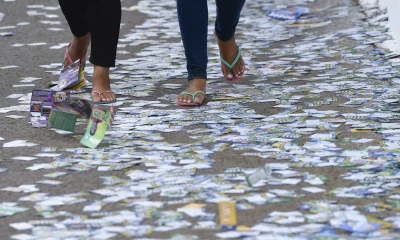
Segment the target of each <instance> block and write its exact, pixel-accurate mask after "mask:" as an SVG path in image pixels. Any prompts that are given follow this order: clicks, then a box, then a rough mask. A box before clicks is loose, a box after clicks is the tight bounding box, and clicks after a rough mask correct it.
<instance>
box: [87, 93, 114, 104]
mask: <svg viewBox="0 0 400 240" xmlns="http://www.w3.org/2000/svg"><path fill="white" fill-rule="evenodd" d="M93 93H95V94H97V95H98V96H99V98H100V100H101V99H102V98H101V94H104V93H112V94H114V95H115V93H114V92H113V91H111V90H108V91H103V92H97V91H92V95H93ZM116 101H117V99H113V100H111V101H109V102H107V101H99V102H93V103H95V104H109V103H115V102H116Z"/></svg>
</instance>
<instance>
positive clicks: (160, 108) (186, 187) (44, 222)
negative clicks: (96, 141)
mask: <svg viewBox="0 0 400 240" xmlns="http://www.w3.org/2000/svg"><path fill="white" fill-rule="evenodd" d="M266 2H267V3H266ZM274 3H276V4H288V5H290V6H306V7H309V8H310V9H311V10H312V13H311V14H308V15H305V16H304V17H302V18H300V20H299V21H298V22H296V23H293V22H284V21H280V20H275V19H271V18H268V17H266V16H265V13H266V11H267V10H266V9H269V8H275V6H276V4H274ZM32 5H36V6H32ZM37 5H39V6H37ZM40 5H42V6H40ZM137 5H138V7H135V6H137ZM209 5H210V26H212V21H214V19H215V18H214V13H215V7H214V4H211V3H210V4H209ZM174 6H175V1H164V0H151V1H123V7H124V11H123V20H122V22H123V23H124V24H123V26H122V30H121V39H120V45H119V54H118V66H117V68H115V69H113V76H112V78H113V88H114V89H120V92H121V95H119V97H120V103H123V105H121V106H119V107H120V109H119V113H118V115H117V119H116V122H115V125H114V126H113V128H112V129H111V130H109V131H108V134H107V136H106V139H105V140H104V142H103V143H102V144H101V145H100V146H99V147H98V148H97V150H88V149H85V148H83V146H82V145H80V144H79V138H80V137H81V136H82V135H83V133H84V127H85V125H86V122H85V121H83V122H79V124H80V125H79V126H77V129H76V130H75V132H74V134H68V135H62V134H59V133H57V132H55V131H53V130H49V129H46V128H33V127H31V125H30V123H29V116H28V112H27V111H26V109H27V106H28V105H29V99H30V98H29V95H27V94H28V93H30V92H31V91H32V90H33V89H45V88H47V87H48V85H49V84H50V83H51V82H53V81H56V80H57V77H58V73H59V70H60V68H59V66H60V65H52V66H51V65H50V64H56V63H57V64H61V61H62V58H63V53H64V48H63V47H61V46H60V48H59V49H57V48H58V47H54V46H58V45H59V44H66V43H67V42H68V41H69V39H70V33H69V31H68V26H67V25H66V22H65V20H64V18H63V16H62V14H61V11H60V10H59V9H58V6H57V5H56V4H55V2H54V1H46V0H40V1H30V0H25V1H15V2H1V3H0V12H3V13H5V15H6V16H5V18H4V20H3V21H2V22H1V23H0V32H3V31H4V32H12V33H14V34H15V36H9V37H0V49H1V50H0V54H1V56H2V57H1V58H0V78H1V84H2V87H1V88H0V97H1V101H0V108H1V109H0V112H2V113H0V118H1V121H2V122H3V124H2V125H1V132H0V137H2V138H4V140H3V141H2V142H3V143H8V142H11V141H14V140H28V141H29V142H31V143H35V144H38V145H36V146H32V147H15V148H7V147H3V149H2V151H1V161H0V169H1V168H4V169H8V170H7V171H5V172H3V173H1V172H0V189H1V191H0V204H2V203H3V208H4V203H7V202H13V203H16V204H17V205H18V206H20V207H25V208H27V211H24V212H21V213H16V214H15V215H13V216H4V217H3V218H0V233H1V235H0V239H10V238H11V236H13V238H15V239H39V238H41V239H62V238H65V239H67V238H68V237H69V238H68V239H84V238H85V237H86V238H85V239H106V238H114V239H124V238H128V239H129V238H130V239H132V238H135V239H138V238H139V237H140V236H142V235H143V238H145V237H148V238H163V239H166V238H174V239H196V237H195V236H197V237H199V239H217V238H223V237H227V238H239V237H240V236H242V237H245V236H254V239H274V238H275V239H284V237H291V238H293V237H295V236H298V238H299V239H307V238H308V239H315V238H317V237H322V236H332V237H333V238H332V239H334V236H341V237H342V238H343V239H346V238H347V239H355V238H357V237H358V238H368V237H371V238H372V237H374V238H375V239H379V238H382V239H385V237H386V238H387V239H394V238H395V237H399V236H398V235H397V234H396V230H397V229H398V227H399V226H398V225H399V223H398V222H399V220H398V219H397V218H396V217H392V218H388V217H390V216H396V214H397V212H396V211H397V210H398V202H397V200H396V199H398V198H399V196H400V195H398V190H397V187H398V185H399V184H398V181H397V180H396V178H397V172H398V169H399V167H398V165H397V159H398V157H397V155H398V153H397V152H398V150H397V149H398V139H399V138H398V135H397V134H398V133H397V131H398V130H396V129H397V128H399V125H397V122H398V119H399V115H398V113H397V112H398V109H399V108H398V105H397V104H398V100H397V88H396V83H398V79H396V77H398V71H397V65H398V64H397V62H396V61H390V60H389V58H390V57H391V55H390V53H389V52H385V51H384V50H381V49H378V48H376V47H375V46H374V44H376V43H379V42H382V41H384V40H386V39H389V38H390V37H389V36H388V35H387V34H386V33H385V32H386V29H384V28H383V27H379V26H375V27H374V26H369V25H368V24H366V23H364V22H363V21H362V20H361V18H362V17H363V15H362V13H360V12H359V10H360V7H359V6H357V2H355V1H350V0H341V1H329V0H317V1H315V3H308V1H305V0H304V1H303V0H298V1H294V0H293V1H277V0H276V1H261V0H253V1H249V2H248V3H247V5H246V7H245V9H244V11H243V15H242V20H241V24H240V26H239V27H238V39H239V41H238V42H239V44H240V45H241V46H242V48H243V49H244V51H245V55H244V56H245V57H244V58H245V60H246V62H247V63H248V71H247V75H246V77H245V78H244V79H242V80H241V81H240V82H239V83H238V84H234V85H233V84H230V83H227V82H226V81H225V80H223V79H222V78H221V76H220V72H219V61H218V54H217V49H216V45H215V43H214V39H213V38H212V31H213V30H212V27H210V29H209V30H210V60H211V62H210V69H209V75H210V84H209V89H208V94H209V97H208V99H209V100H208V103H207V104H206V105H205V106H203V107H198V108H191V109H182V108H180V107H177V106H175V104H174V99H175V96H176V93H178V92H179V91H180V89H181V88H183V84H184V83H185V82H186V81H185V80H184V76H185V69H184V66H185V64H184V59H183V56H184V55H183V49H182V46H181V43H180V40H179V29H178V25H177V19H176V13H175V8H174ZM138 10H139V11H138ZM57 21H60V22H61V23H60V24H58V23H57ZM28 23H29V24H28ZM7 26H14V28H13V27H7ZM32 43H43V44H36V45H37V46H32ZM29 44H31V45H29ZM33 45H35V44H33ZM12 65H15V66H17V67H15V68H5V67H6V66H12ZM49 65H50V66H49ZM90 71H91V66H88V67H87V68H86V72H87V76H88V77H89V80H90ZM27 77H34V78H40V79H39V80H36V81H34V82H33V83H25V82H21V81H24V79H25V80H26V78H27ZM23 84H34V86H28V87H26V86H25V87H24V86H18V85H23ZM168 84H169V85H168ZM89 86H90V85H89ZM11 94H23V95H24V97H22V98H21V99H15V98H7V97H8V96H10V95H11ZM79 97H85V95H79ZM156 101H159V102H156ZM11 106H21V107H20V110H17V111H15V109H14V110H13V111H10V112H6V111H5V110H6V109H7V107H11ZM3 112H4V113H3ZM10 115H19V116H24V117H25V118H22V119H14V118H10ZM390 123H392V124H390ZM46 148H56V149H53V150H50V151H51V152H50V153H52V154H53V153H55V154H60V155H59V156H52V157H42V156H43V155H42V156H40V155H39V156H35V155H36V154H39V153H48V151H49V149H46ZM16 156H35V157H36V159H34V160H33V161H21V160H15V159H13V158H14V157H16ZM264 164H269V165H268V166H269V167H270V168H272V170H273V174H272V176H270V177H269V178H268V179H265V180H263V181H261V182H259V183H258V184H257V185H256V186H254V187H249V186H248V185H247V183H246V181H245V176H247V175H249V174H251V173H252V172H254V170H256V169H257V168H259V167H261V166H263V165H264ZM36 169H37V170H36ZM55 172H63V173H67V174H66V175H63V176H60V177H57V178H51V177H50V176H49V175H46V174H50V173H55ZM44 175H46V176H44ZM374 177H376V178H374ZM368 178H374V179H373V181H367V180H368ZM366 179H367V180H366ZM42 180H56V181H60V184H59V185H51V184H50V183H52V184H55V183H54V182H38V181H42ZM20 185H36V186H31V188H29V189H21V188H15V187H18V186H20ZM10 187H14V188H10ZM24 191H25V192H24ZM314 191H315V192H314ZM221 201H231V202H235V204H236V208H237V218H238V223H237V226H240V227H238V228H237V229H238V230H243V231H231V232H228V234H229V235H216V234H219V233H224V232H226V231H227V230H225V229H222V230H221V226H220V225H219V224H220V219H219V217H220V216H219V214H218V204H217V203H218V202H221ZM190 203H198V204H205V205H204V206H202V205H200V206H199V205H196V206H193V205H190V206H189V207H188V206H187V205H188V204H190ZM382 203H385V204H382ZM370 204H372V205H370ZM374 204H375V205H374ZM379 204H380V205H379ZM100 206H101V208H100ZM185 206H186V208H183V207H185ZM1 209H2V208H0V210H1ZM188 209H190V210H188ZM3 211H4V210H3ZM2 214H3V212H1V211H0V216H2ZM367 217H368V218H367ZM371 217H374V218H371ZM95 219H96V220H95ZM378 219H379V220H382V221H379V220H378ZM13 223H14V225H12V226H13V227H10V224H13ZM15 223H24V224H16V225H15ZM295 226H297V227H295ZM222 228H223V227H222ZM18 229H19V230H18ZM24 229H26V230H24ZM177 234H182V235H177ZM248 239H251V238H250V237H249V238H248Z"/></svg>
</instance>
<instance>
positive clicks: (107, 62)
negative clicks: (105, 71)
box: [89, 53, 115, 67]
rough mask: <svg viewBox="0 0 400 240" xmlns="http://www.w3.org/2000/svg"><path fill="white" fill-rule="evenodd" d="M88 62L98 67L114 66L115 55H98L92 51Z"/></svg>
mask: <svg viewBox="0 0 400 240" xmlns="http://www.w3.org/2000/svg"><path fill="white" fill-rule="evenodd" d="M89 61H90V63H92V64H93V65H96V66H100V67H115V56H110V57H99V56H96V55H94V54H93V53H92V54H91V55H90V59H89Z"/></svg>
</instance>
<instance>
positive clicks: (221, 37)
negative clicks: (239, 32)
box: [215, 31, 235, 42]
mask: <svg viewBox="0 0 400 240" xmlns="http://www.w3.org/2000/svg"><path fill="white" fill-rule="evenodd" d="M215 35H217V38H218V40H220V41H222V42H228V41H229V40H231V39H232V38H233V37H234V36H235V31H233V32H232V33H229V34H221V33H219V32H218V31H215Z"/></svg>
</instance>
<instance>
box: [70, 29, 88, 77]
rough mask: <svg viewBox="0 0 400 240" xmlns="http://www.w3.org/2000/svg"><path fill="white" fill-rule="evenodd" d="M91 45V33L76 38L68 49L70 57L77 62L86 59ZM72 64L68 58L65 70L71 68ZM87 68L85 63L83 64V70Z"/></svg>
mask: <svg viewBox="0 0 400 240" xmlns="http://www.w3.org/2000/svg"><path fill="white" fill-rule="evenodd" d="M89 44H90V33H88V34H86V35H85V36H83V37H74V38H73V39H72V42H71V45H70V46H69V47H68V48H67V49H68V50H67V51H68V53H69V56H70V57H71V60H72V61H73V62H75V61H76V60H78V59H82V60H83V59H85V58H86V52H87V49H88V47H89ZM70 64H71V63H70V61H69V59H68V58H67V57H66V58H65V59H64V68H65V67H67V66H69V65H70ZM84 67H85V62H82V67H81V68H82V69H83V68H84Z"/></svg>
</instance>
